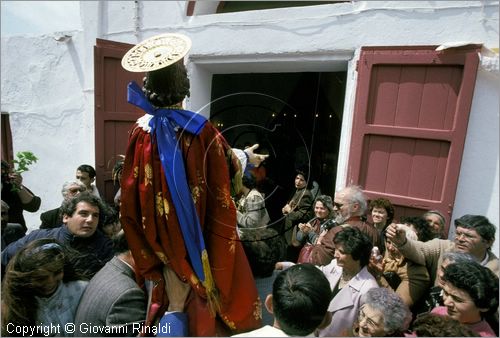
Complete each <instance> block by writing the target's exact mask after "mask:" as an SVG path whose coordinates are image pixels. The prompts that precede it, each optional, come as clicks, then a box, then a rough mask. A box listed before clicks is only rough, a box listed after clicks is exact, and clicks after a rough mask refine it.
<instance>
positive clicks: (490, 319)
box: [431, 261, 499, 337]
mask: <svg viewBox="0 0 500 338" xmlns="http://www.w3.org/2000/svg"><path fill="white" fill-rule="evenodd" d="M442 280H443V293H442V296H443V303H444V306H438V307H436V308H434V309H433V310H432V311H431V313H435V314H438V315H443V316H450V317H451V318H454V319H456V320H458V321H459V322H461V323H463V324H466V325H467V326H468V327H469V328H470V329H472V330H473V331H474V332H476V333H478V334H479V335H480V336H482V337H496V336H497V333H495V331H494V330H493V329H492V327H496V328H498V320H497V319H496V316H495V312H496V311H497V309H498V297H499V295H498V290H499V289H498V277H497V276H496V275H495V274H494V273H493V272H492V271H491V270H490V269H488V268H486V267H484V266H482V265H481V264H479V263H477V262H475V261H470V262H461V263H452V264H450V265H448V266H446V267H445V268H444V275H443V277H442Z"/></svg>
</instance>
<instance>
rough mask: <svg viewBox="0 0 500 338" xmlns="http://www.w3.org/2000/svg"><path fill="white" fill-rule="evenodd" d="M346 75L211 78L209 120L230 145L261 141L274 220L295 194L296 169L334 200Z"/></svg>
mask: <svg viewBox="0 0 500 338" xmlns="http://www.w3.org/2000/svg"><path fill="white" fill-rule="evenodd" d="M345 81H346V73H345V72H331V73H313V72H306V73H279V74H274V73H273V74H268V73H253V74H219V75H214V76H213V82H212V95H211V97H212V103H211V117H210V119H211V121H212V122H213V123H214V124H215V125H216V126H217V127H218V128H219V130H220V131H221V132H222V134H223V135H224V137H225V138H226V140H227V141H228V142H229V143H230V145H231V146H233V147H236V148H242V149H243V148H244V147H245V146H248V145H251V144H254V143H259V144H260V148H259V151H262V152H265V151H268V152H269V154H270V155H271V156H270V158H269V159H268V160H267V161H266V162H265V163H264V166H265V176H266V181H265V183H266V184H265V186H264V187H263V190H264V192H265V193H266V206H267V209H268V211H269V213H270V216H271V219H272V220H273V221H276V220H277V219H279V218H281V208H282V206H283V205H284V204H285V203H286V201H287V199H288V198H289V197H290V196H291V195H292V194H293V192H294V183H293V182H294V181H293V180H294V177H295V169H297V168H303V167H308V168H309V171H310V178H311V179H312V180H314V181H316V182H317V183H318V184H319V186H320V189H321V192H322V193H324V194H328V195H330V196H332V197H333V193H334V191H335V178H336V174H337V170H336V169H337V158H338V149H339V141H340V131H341V125H342V112H343V106H344V96H345Z"/></svg>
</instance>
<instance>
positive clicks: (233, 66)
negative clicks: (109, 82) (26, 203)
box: [1, 1, 499, 253]
mask: <svg viewBox="0 0 500 338" xmlns="http://www.w3.org/2000/svg"><path fill="white" fill-rule="evenodd" d="M186 6H187V1H166V2H156V1H141V2H139V3H138V4H135V3H134V2H132V1H109V2H107V1H88V2H87V1H85V2H81V19H82V27H84V30H83V31H74V32H69V33H68V35H71V36H72V37H71V39H69V40H68V41H66V42H57V41H55V40H54V38H53V37H52V36H51V35H45V36H17V37H4V36H2V42H1V43H2V49H1V53H2V54H1V56H2V58H1V72H2V76H1V90H2V97H1V109H2V111H6V112H9V113H10V114H11V127H12V133H13V138H14V148H15V149H14V151H19V150H31V151H33V152H34V153H35V154H36V155H37V156H38V157H39V158H40V161H39V162H38V163H37V164H36V165H35V166H33V168H32V170H31V171H30V172H28V173H26V174H25V183H26V185H27V186H28V187H30V188H31V189H32V190H33V191H34V192H36V193H37V194H38V195H39V196H41V197H42V207H41V210H40V212H41V211H45V210H48V209H51V208H54V207H56V206H57V205H58V204H59V203H60V199H61V197H60V193H59V190H60V186H61V184H62V182H63V181H64V180H67V179H68V178H71V177H73V175H74V170H75V168H76V166H77V165H78V164H81V163H90V164H94V161H95V160H94V123H93V121H94V101H93V95H94V92H93V86H94V78H93V76H94V74H93V72H94V69H93V46H94V45H95V39H96V38H102V39H108V40H114V41H119V42H127V43H137V42H139V41H141V40H143V39H144V38H147V37H150V36H153V35H155V34H159V33H164V32H169V31H177V32H181V33H184V34H187V35H188V36H189V37H190V38H191V39H192V41H193V47H192V49H191V52H190V57H189V64H188V71H189V73H190V77H191V83H192V88H191V98H190V99H189V101H188V102H187V104H188V106H189V108H191V109H193V110H198V109H200V108H202V107H203V106H205V105H206V104H207V103H208V100H209V97H210V80H211V75H212V74H214V73H233V72H255V71H259V72H289V71H294V72H296V71H335V70H340V69H342V70H347V72H348V85H347V92H346V104H345V110H344V126H343V131H342V142H341V143H342V148H341V150H343V151H342V152H341V155H340V158H339V170H338V171H339V173H338V179H337V181H338V184H342V182H345V174H346V163H347V156H348V153H347V151H348V143H349V139H350V123H349V121H350V120H351V119H352V110H353V103H354V90H355V88H356V73H355V70H354V65H355V60H356V58H357V56H356V55H357V53H358V52H359V48H360V47H362V46H376V45H380V46H384V45H440V44H442V43H445V42H449V41H470V42H476V43H483V44H484V45H485V46H487V47H490V48H498V38H499V35H498V9H499V5H498V1H356V2H352V3H339V4H334V5H321V6H311V7H302V8H288V9H286V8H285V9H274V10H267V11H250V12H239V13H227V14H223V15H220V14H208V15H200V16H194V17H186V16H185V13H186ZM498 82H499V78H498V69H497V70H496V71H495V70H493V71H487V70H484V69H481V70H480V71H479V74H478V80H477V85H476V90H475V94H474V102H473V106H472V111H471V117H470V121H469V129H468V133H467V139H466V147H465V151H464V158H463V162H462V169H461V175H460V180H459V186H458V191H457V199H456V205H455V210H454V214H453V217H454V218H455V217H458V216H460V215H462V214H464V213H477V214H484V215H486V216H487V217H489V218H490V220H491V221H492V222H493V223H495V224H497V225H498V224H499V215H498V204H499V194H498V181H499V179H498V178H499V170H498V141H499V140H498V132H497V130H496V127H497V126H498V119H499V112H498V91H497V88H498ZM202 113H203V114H204V115H208V114H209V111H207V110H204V111H202ZM40 212H38V213H35V214H29V213H25V214H26V219H27V221H28V224H29V227H30V228H31V229H34V228H37V227H38V224H39V221H38V217H39V213H40ZM497 237H498V236H497ZM497 247H498V245H495V250H496V252H497V253H498V248H497Z"/></svg>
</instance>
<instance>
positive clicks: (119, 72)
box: [94, 39, 144, 204]
mask: <svg viewBox="0 0 500 338" xmlns="http://www.w3.org/2000/svg"><path fill="white" fill-rule="evenodd" d="M132 46H133V45H130V44H126V43H120V42H114V41H107V40H102V39H97V41H96V46H95V47H94V64H95V66H94V67H95V70H94V72H95V75H94V81H95V132H96V135H95V140H96V141H95V153H96V172H97V178H96V184H97V187H98V189H99V191H100V193H101V196H102V197H103V199H104V200H105V201H106V202H108V203H111V204H112V203H113V197H114V195H115V193H116V191H117V190H118V186H117V185H115V184H114V182H113V180H112V174H111V172H112V169H113V166H114V165H115V163H116V161H117V160H118V159H119V155H124V154H125V151H126V147H127V144H128V136H129V131H130V129H131V128H132V126H133V124H134V123H135V121H136V120H137V118H138V117H140V116H142V115H143V112H142V111H141V110H140V109H139V108H137V107H135V106H133V105H131V104H129V103H128V102H127V84H128V83H129V82H130V81H136V82H137V83H138V84H140V85H141V84H142V78H143V76H144V74H143V73H131V72H127V71H125V70H124V69H123V68H122V66H121V58H122V57H123V55H125V53H126V52H127V51H128V50H129V49H130V48H131V47H132Z"/></svg>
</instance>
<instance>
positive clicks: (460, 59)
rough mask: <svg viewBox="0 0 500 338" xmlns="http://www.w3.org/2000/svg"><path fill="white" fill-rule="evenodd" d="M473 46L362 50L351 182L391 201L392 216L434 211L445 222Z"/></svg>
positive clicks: (473, 66) (472, 73)
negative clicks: (441, 48)
mask: <svg viewBox="0 0 500 338" xmlns="http://www.w3.org/2000/svg"><path fill="white" fill-rule="evenodd" d="M478 50H479V46H476V45H474V46H468V47H465V48H460V49H452V50H445V51H442V52H437V51H435V47H433V46H429V47H427V46H426V47H408V46H406V47H367V48H362V50H361V55H360V60H359V63H358V72H359V73H358V87H357V92H356V103H355V111H354V125H353V130H352V140H351V149H350V154H349V168H348V182H349V183H352V184H358V185H360V186H361V187H363V188H364V190H365V192H366V194H367V196H368V197H369V198H377V197H385V198H388V199H389V200H391V201H392V203H393V204H395V206H396V217H401V216H406V215H421V214H422V213H423V211H424V210H429V209H437V210H440V211H441V212H443V213H444V214H445V216H446V217H447V224H448V225H449V224H450V217H451V213H452V210H453V204H454V201H455V193H456V188H457V182H458V177H459V171H460V163H461V159H462V151H463V147H464V142H465V134H466V131H467V124H468V120H469V112H470V107H471V102H472V95H473V91H474V85H475V79H476V72H477V66H478V61H479V59H478V53H477V52H478ZM396 219H397V218H396ZM446 232H448V227H447V229H446Z"/></svg>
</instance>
